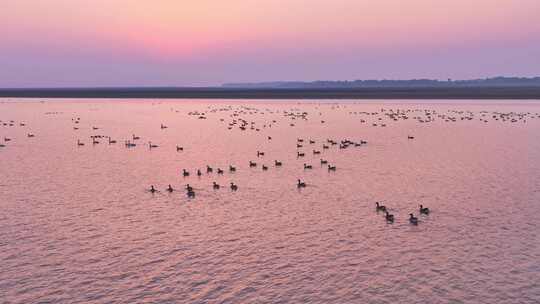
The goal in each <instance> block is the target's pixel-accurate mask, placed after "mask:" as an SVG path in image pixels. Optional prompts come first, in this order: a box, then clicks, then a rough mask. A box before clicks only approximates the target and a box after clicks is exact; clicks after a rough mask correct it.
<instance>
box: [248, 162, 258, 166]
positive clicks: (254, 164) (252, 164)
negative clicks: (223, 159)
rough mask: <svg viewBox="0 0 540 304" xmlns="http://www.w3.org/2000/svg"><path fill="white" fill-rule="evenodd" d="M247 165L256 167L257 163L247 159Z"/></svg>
mask: <svg viewBox="0 0 540 304" xmlns="http://www.w3.org/2000/svg"><path fill="white" fill-rule="evenodd" d="M249 166H250V167H257V163H255V162H252V161H249Z"/></svg>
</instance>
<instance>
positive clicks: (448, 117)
mask: <svg viewBox="0 0 540 304" xmlns="http://www.w3.org/2000/svg"><path fill="white" fill-rule="evenodd" d="M346 108H347V105H341V104H335V105H331V109H332V110H345V109H346ZM171 111H176V112H180V111H178V110H174V109H171ZM317 112H318V113H317ZM219 113H221V114H223V113H227V114H229V115H228V117H229V120H228V121H227V120H226V118H223V115H220V116H221V117H220V118H219V122H221V123H223V124H225V127H226V128H227V130H235V129H236V130H239V131H241V132H245V131H254V132H260V131H262V130H265V129H270V128H272V127H273V126H276V125H277V124H279V123H281V122H283V121H286V123H287V126H288V127H295V126H297V125H299V123H300V122H307V121H308V120H310V119H312V117H313V116H317V115H318V116H319V117H317V118H316V123H319V122H320V123H321V124H326V123H327V119H321V116H322V112H321V111H320V109H319V105H316V106H315V112H312V113H309V112H307V111H305V110H303V109H299V108H292V109H288V110H276V109H268V108H265V109H260V108H256V107H248V106H237V107H233V106H225V107H212V106H210V107H208V109H207V110H205V111H192V112H189V113H188V116H190V117H194V118H196V119H208V118H210V117H211V116H212V115H213V114H219ZM46 114H50V113H46ZM348 114H349V115H351V116H359V117H360V118H359V120H358V122H359V123H360V124H371V126H372V127H386V126H387V125H388V124H390V123H394V122H398V121H400V120H401V121H403V120H409V119H411V120H414V121H416V122H418V123H422V124H425V123H433V122H435V121H442V122H447V123H456V122H458V121H473V120H478V121H480V122H483V123H487V122H488V121H489V120H491V121H500V122H508V123H518V122H521V123H525V122H527V120H528V119H538V118H540V114H538V113H530V112H526V113H517V112H497V111H492V112H488V111H481V112H476V113H475V112H472V111H455V110H449V111H447V112H444V113H441V112H438V111H435V110H427V109H414V110H413V109H380V110H379V111H372V112H365V111H364V112H360V111H348ZM270 115H281V116H282V117H283V118H285V120H279V121H278V120H277V119H268V118H267V117H268V116H270ZM260 118H263V119H262V122H261V119H260ZM71 120H72V123H73V130H75V131H76V130H79V129H80V128H81V127H80V125H81V118H80V117H77V118H72V119H71ZM17 125H18V126H20V127H25V126H26V123H25V122H18V123H16V122H15V121H13V120H8V121H2V120H0V126H3V127H15V126H17ZM160 129H162V130H164V129H168V126H167V125H165V124H161V125H160ZM91 130H92V132H95V131H98V130H100V128H99V127H96V126H91ZM26 136H27V137H28V138H33V137H35V135H34V134H32V133H27V134H26ZM263 138H264V140H267V141H272V140H273V139H272V136H269V135H268V134H266V135H264V137H263ZM414 138H415V137H414V136H412V135H407V139H409V140H412V139H414ZM11 141H12V138H11V137H8V136H4V137H3V141H1V140H0V148H5V147H7V145H8V143H9V142H11ZM90 142H91V144H92V145H98V144H100V143H103V142H104V143H106V144H108V145H114V144H117V143H118V142H117V140H115V139H113V138H112V137H111V136H108V135H97V134H95V135H91V136H90ZM317 142H319V146H318V147H317V146H315V144H316V143H317ZM367 143H368V142H367V141H366V140H363V139H361V140H357V141H353V140H350V139H342V140H335V139H330V138H326V139H324V140H320V139H319V140H314V139H312V138H297V139H296V142H295V147H296V150H295V156H296V159H297V160H299V161H300V163H302V169H303V170H312V169H313V165H312V164H310V163H309V162H308V161H305V162H304V161H301V160H303V159H304V158H305V157H306V154H307V153H309V154H311V155H312V156H313V158H317V162H319V163H320V165H321V167H324V168H325V169H326V170H327V171H329V172H333V171H336V170H337V166H336V165H333V164H330V163H329V161H328V160H326V159H324V158H321V157H320V155H321V154H322V153H323V151H325V150H328V149H333V148H334V149H338V150H343V149H349V148H351V147H362V146H365V145H367ZM123 144H124V146H125V147H126V148H135V147H137V146H147V147H148V149H157V148H159V147H160V146H159V145H158V144H156V143H154V142H152V141H147V142H144V141H143V140H142V139H141V137H140V136H137V135H135V134H132V135H131V136H130V137H129V138H128V139H125V140H124V141H123ZM76 145H77V146H78V147H82V146H85V142H84V141H82V140H81V139H78V140H77V143H76ZM175 150H176V152H182V151H184V147H183V146H181V145H176V147H175ZM256 156H257V158H258V159H261V158H263V157H264V156H265V152H264V151H256ZM272 164H273V167H282V166H283V165H284V164H283V162H282V161H280V160H277V159H274V160H273V162H272ZM247 166H248V167H249V168H252V169H254V168H257V167H259V166H260V168H261V170H262V171H267V170H269V167H270V165H269V164H268V163H257V162H256V161H254V160H250V161H249V163H248V164H247ZM214 171H215V172H216V173H217V175H223V174H224V173H225V171H228V172H229V173H235V172H236V171H237V167H236V166H234V165H232V164H230V165H228V168H226V169H223V168H219V167H215V168H214V167H212V166H210V165H206V168H205V169H203V170H201V169H200V168H198V169H194V175H197V176H199V177H200V176H202V175H203V174H207V175H210V174H212V173H213V172H214ZM180 174H181V175H182V176H183V177H185V178H187V177H189V176H190V175H191V174H192V172H190V170H188V169H185V168H184V169H182V170H181V173H180ZM291 186H292V183H291ZM295 186H296V188H298V189H302V188H305V187H307V186H308V184H307V183H306V182H305V181H303V180H302V179H301V178H298V179H297V180H296V185H295ZM211 187H212V189H213V190H219V189H221V188H223V187H225V186H222V185H220V184H218V183H217V182H216V181H214V182H213V183H212V185H211ZM227 187H228V188H229V189H230V190H231V191H238V190H239V186H238V185H237V184H235V183H234V182H232V181H231V182H229V184H228V185H227ZM181 189H182V190H184V191H185V192H186V195H187V197H188V198H195V196H196V192H195V188H194V187H193V186H191V185H190V184H186V185H185V186H184V187H182V188H181ZM147 190H148V191H149V192H150V193H156V192H159V190H158V189H156V187H155V186H154V185H151V186H150V188H149V189H147ZM165 191H166V192H169V193H172V192H174V191H177V189H175V188H173V187H172V185H170V184H169V185H168V186H167V187H166V188H165ZM376 210H377V212H383V213H384V217H385V219H386V221H387V222H389V223H393V222H394V219H395V217H394V215H393V214H390V212H389V209H388V208H387V207H386V206H383V205H381V204H380V203H379V202H376ZM418 212H419V214H420V215H428V214H429V212H430V210H429V209H428V208H426V207H424V206H422V205H420V208H419V210H418ZM409 222H410V223H411V224H413V225H417V224H418V218H417V217H415V216H414V213H410V214H409Z"/></svg>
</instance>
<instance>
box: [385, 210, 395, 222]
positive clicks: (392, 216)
mask: <svg viewBox="0 0 540 304" xmlns="http://www.w3.org/2000/svg"><path fill="white" fill-rule="evenodd" d="M385 218H386V220H387V221H389V222H394V215H393V214H390V213H388V211H386V216H385Z"/></svg>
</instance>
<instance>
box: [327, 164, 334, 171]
mask: <svg viewBox="0 0 540 304" xmlns="http://www.w3.org/2000/svg"><path fill="white" fill-rule="evenodd" d="M328 171H336V166H330V165H328Z"/></svg>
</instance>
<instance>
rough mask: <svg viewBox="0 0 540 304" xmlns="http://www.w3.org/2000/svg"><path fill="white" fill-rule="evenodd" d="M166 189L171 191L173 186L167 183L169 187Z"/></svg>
mask: <svg viewBox="0 0 540 304" xmlns="http://www.w3.org/2000/svg"><path fill="white" fill-rule="evenodd" d="M167 191H169V192H173V191H174V189H173V187H172V186H171V185H170V184H169V187H167Z"/></svg>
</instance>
